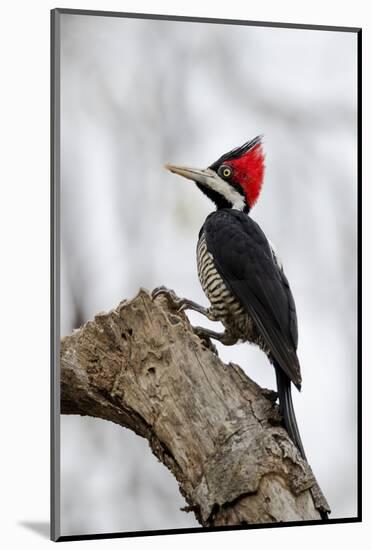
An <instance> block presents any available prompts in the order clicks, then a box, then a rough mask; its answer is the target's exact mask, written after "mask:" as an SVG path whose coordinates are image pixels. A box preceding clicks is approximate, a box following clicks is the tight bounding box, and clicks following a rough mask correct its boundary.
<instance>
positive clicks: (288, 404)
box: [274, 364, 307, 460]
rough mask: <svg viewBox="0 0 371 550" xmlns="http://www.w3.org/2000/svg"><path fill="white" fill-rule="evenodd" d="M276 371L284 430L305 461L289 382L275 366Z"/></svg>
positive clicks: (278, 367)
mask: <svg viewBox="0 0 371 550" xmlns="http://www.w3.org/2000/svg"><path fill="white" fill-rule="evenodd" d="M274 367H275V370H276V379H277V391H278V399H279V407H280V413H281V416H282V418H283V421H284V424H285V428H286V430H287V433H288V434H289V436H290V438H291V440H292V441H293V442H294V443H295V445H296V447H297V448H298V449H299V451H300V454H301V456H302V457H303V458H304V460H306V459H307V458H306V456H305V452H304V447H303V443H302V441H301V437H300V433H299V428H298V425H297V422H296V417H295V412H294V405H293V402H292V397H291V380H290V378H289V377H288V376H287V374H286V373H285V372H284V371H283V370H282V369H281V367H280V366H279V365H277V364H275V365H274Z"/></svg>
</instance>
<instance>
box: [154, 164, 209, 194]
mask: <svg viewBox="0 0 371 550" xmlns="http://www.w3.org/2000/svg"><path fill="white" fill-rule="evenodd" d="M165 168H166V169H167V170H170V172H173V174H178V175H179V176H183V177H184V178H187V179H189V180H192V181H195V182H197V183H201V184H202V185H206V187H211V188H213V187H214V186H213V183H214V182H215V179H216V177H217V175H216V173H215V172H214V171H213V170H211V169H210V168H206V169H205V170H200V169H199V168H189V167H187V166H177V165H176V164H169V163H167V164H165Z"/></svg>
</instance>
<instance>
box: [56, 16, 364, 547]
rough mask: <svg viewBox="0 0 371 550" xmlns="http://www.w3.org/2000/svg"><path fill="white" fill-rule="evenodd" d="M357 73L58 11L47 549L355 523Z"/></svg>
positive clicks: (350, 38)
mask: <svg viewBox="0 0 371 550" xmlns="http://www.w3.org/2000/svg"><path fill="white" fill-rule="evenodd" d="M360 55H361V30H360V29H357V28H346V27H336V26H334V27H324V26H315V25H308V26H306V25H292V24H283V23H265V22H264V23H263V22H253V21H235V20H218V19H206V18H205V19H197V18H191V17H175V16H156V15H144V14H133V13H131V14H129V13H111V12H93V11H81V10H67V9H56V10H53V11H52V411H51V414H52V449H51V451H52V538H53V540H74V539H87V538H104V537H120V536H123V537H124V536H138V535H152V534H159V533H163V534H164V533H187V532H192V531H199V532H202V531H210V530H220V529H222V530H224V529H237V528H239V529H249V528H257V527H265V528H268V527H278V526H286V527H290V526H292V525H303V526H305V525H313V524H316V525H318V526H321V525H324V524H328V523H340V522H348V521H349V522H350V521H360V520H361V509H360V502H361V494H360V490H361V489H360V484H359V480H360V475H361V465H360V438H359V436H358V430H359V427H360V416H359V411H360V379H361V371H360V364H359V357H360V355H359V352H358V340H359V334H360V332H359V327H358V322H357V316H358V313H359V309H358V308H359V307H360V305H359V300H360V285H359V283H360V276H359V272H358V267H357V266H358V262H359V260H360V258H359V257H358V253H357V250H358V248H359V247H358V245H359V242H360V234H359V231H358V222H359V216H360V211H359V209H358V205H359V201H360V192H361V190H360V186H359V161H360V154H361V153H360V151H361V149H360V147H361V145H360V126H359V120H360V109H361V105H360V93H361V92H360V69H359V67H360V65H359V63H360ZM246 535H247V534H246Z"/></svg>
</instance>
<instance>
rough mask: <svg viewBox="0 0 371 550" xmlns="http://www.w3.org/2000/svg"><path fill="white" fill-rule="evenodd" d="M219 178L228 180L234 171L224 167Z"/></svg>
mask: <svg viewBox="0 0 371 550" xmlns="http://www.w3.org/2000/svg"><path fill="white" fill-rule="evenodd" d="M218 173H219V176H221V177H222V178H225V179H228V178H230V177H231V175H232V169H231V168H230V167H229V166H225V165H222V166H221V167H220V168H219V170H218Z"/></svg>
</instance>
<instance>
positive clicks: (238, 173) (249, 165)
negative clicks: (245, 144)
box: [226, 142, 264, 208]
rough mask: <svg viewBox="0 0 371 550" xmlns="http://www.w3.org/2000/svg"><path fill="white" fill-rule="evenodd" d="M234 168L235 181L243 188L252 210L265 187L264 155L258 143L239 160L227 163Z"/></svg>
mask: <svg viewBox="0 0 371 550" xmlns="http://www.w3.org/2000/svg"><path fill="white" fill-rule="evenodd" d="M226 164H228V165H230V166H231V167H232V168H233V179H234V181H236V182H238V183H239V185H241V187H242V188H243V190H244V192H245V195H246V198H247V201H248V203H249V206H250V208H252V207H253V206H254V204H255V203H256V201H257V199H258V197H259V194H260V190H261V188H262V185H263V176H264V153H263V148H262V146H261V143H260V142H258V143H257V144H256V145H255V146H254V147H253V148H252V149H250V150H248V151H247V152H246V153H245V154H244V155H242V156H241V157H239V158H236V159H233V160H232V159H231V160H228V161H227V162H226Z"/></svg>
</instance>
